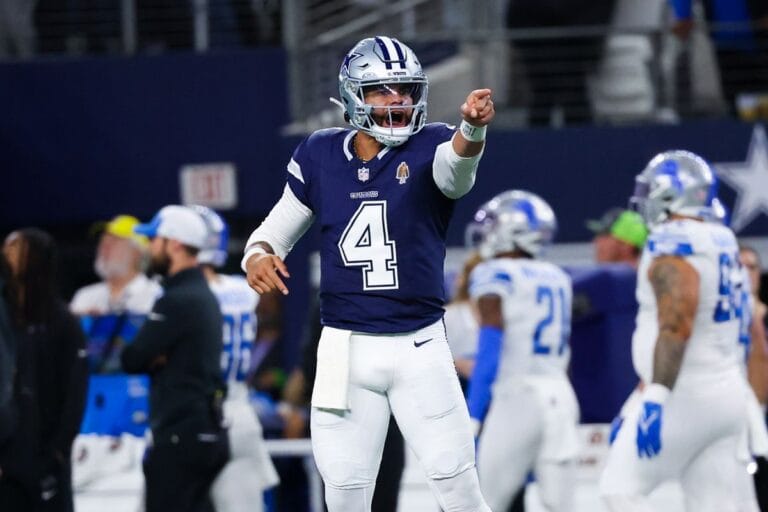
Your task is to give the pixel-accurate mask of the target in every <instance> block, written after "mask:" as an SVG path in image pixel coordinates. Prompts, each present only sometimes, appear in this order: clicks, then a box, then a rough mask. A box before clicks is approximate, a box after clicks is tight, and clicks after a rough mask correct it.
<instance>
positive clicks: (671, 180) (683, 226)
mask: <svg viewBox="0 0 768 512" xmlns="http://www.w3.org/2000/svg"><path fill="white" fill-rule="evenodd" d="M715 191H716V177H715V174H714V171H713V170H712V168H711V167H710V166H709V164H707V162H705V161H704V160H703V159H702V158H701V157H699V156H697V155H695V154H693V153H690V152H687V151H679V150H675V151H667V152H664V153H661V154H659V155H657V156H655V157H654V158H653V159H652V160H651V161H650V162H649V163H648V165H647V166H646V168H645V169H644V170H643V171H642V172H641V173H640V174H639V175H638V176H637V177H636V187H635V193H634V195H633V197H632V199H631V202H632V203H633V204H634V205H635V207H636V208H637V210H638V211H639V212H640V213H641V214H642V215H643V217H644V218H645V220H646V222H647V223H648V224H649V226H650V227H651V234H650V236H649V238H648V242H647V244H646V247H645V249H644V251H643V255H642V257H641V261H640V267H639V269H638V284H637V298H638V302H639V304H640V307H639V310H638V315H637V320H636V328H635V333H634V335H633V340H632V360H633V363H634V366H635V370H636V372H637V374H638V375H639V377H640V380H641V391H640V392H639V397H638V399H636V400H634V401H633V403H631V404H630V403H628V404H627V405H626V406H625V408H624V420H623V423H622V424H621V425H620V427H619V428H618V431H617V432H616V436H615V440H614V442H613V445H612V446H611V449H610V452H609V456H608V460H607V463H606V466H605V468H604V470H603V474H602V477H601V480H600V492H601V495H602V496H603V498H604V500H605V503H606V505H607V506H608V507H609V509H610V510H612V511H622V512H633V511H650V510H651V508H650V506H649V504H648V502H647V500H646V496H647V495H648V494H649V493H650V492H651V491H652V490H653V489H655V488H656V487H657V486H658V485H659V484H661V483H662V482H665V481H668V480H672V479H679V480H680V482H681V484H682V488H683V493H684V498H685V506H686V510H690V511H693V510H695V511H697V512H702V511H703V512H707V511H713V512H714V511H719V512H723V511H734V512H735V511H756V510H757V508H756V507H757V505H756V503H755V502H754V498H753V497H751V496H748V495H747V493H744V492H743V482H744V477H745V476H746V467H745V464H744V461H743V459H742V458H741V457H740V456H739V453H738V450H737V447H738V440H739V438H740V434H742V433H743V429H744V427H745V418H746V411H747V396H748V394H747V391H748V390H747V389H746V386H747V384H746V381H745V379H744V377H743V374H742V370H741V367H742V364H743V363H742V361H743V357H744V356H743V354H744V352H743V349H742V347H741V345H740V342H739V320H740V316H741V311H740V302H741V300H740V299H741V297H740V293H741V288H740V286H739V282H738V281H739V280H740V279H741V275H742V273H741V270H740V268H739V265H740V264H739V258H738V246H737V243H736V239H735V237H734V235H733V233H732V232H731V230H730V229H728V228H727V227H725V226H723V225H720V224H718V223H713V222H707V220H710V219H712V218H713V216H714V215H715V212H713V200H714V197H715Z"/></svg>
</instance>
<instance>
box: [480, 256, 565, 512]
mask: <svg viewBox="0 0 768 512" xmlns="http://www.w3.org/2000/svg"><path fill="white" fill-rule="evenodd" d="M470 295H471V297H472V299H473V300H474V301H477V300H479V299H480V298H481V297H484V296H496V297H499V298H500V299H501V308H502V315H503V322H504V329H503V338H502V343H501V345H500V346H499V347H494V349H489V346H488V345H482V344H481V346H480V348H479V351H478V354H477V362H476V366H475V374H473V376H472V381H471V383H470V390H469V411H470V415H471V416H472V418H473V419H475V420H477V421H478V422H482V423H483V428H482V433H481V435H480V439H479V453H478V472H479V475H480V485H481V488H482V490H483V496H484V497H485V499H486V500H487V502H488V505H489V506H490V507H491V509H492V510H506V509H507V508H509V506H510V504H511V502H512V499H513V498H514V496H515V494H516V492H517V491H518V490H519V489H520V488H521V487H522V486H523V485H525V481H526V476H527V475H528V472H529V471H531V470H533V471H534V472H535V474H536V477H537V482H538V483H539V486H540V490H541V492H540V495H541V498H542V500H543V503H544V505H545V506H546V507H547V509H548V510H552V511H561V510H569V507H571V506H572V497H573V493H572V491H573V482H572V469H573V468H572V465H571V464H572V462H573V461H574V459H575V457H576V455H577V449H578V441H577V431H576V427H577V423H578V420H579V409H578V403H577V401H576V395H575V393H574V391H573V388H572V387H571V384H570V381H569V380H568V377H567V375H566V367H567V365H568V360H569V354H570V350H569V347H568V340H569V337H570V333H571V301H572V288H571V280H570V278H569V277H568V275H567V274H566V273H565V272H563V270H562V269H560V268H559V267H557V266H556V265H553V264H552V263H548V262H545V261H537V260H532V259H522V258H515V259H513V258H497V259H492V260H489V261H486V262H484V263H481V264H480V265H478V266H477V268H475V270H474V271H473V272H472V275H471V279H470ZM486 368H490V369H492V370H491V371H485V369H486ZM489 402H490V403H489ZM486 412H487V416H486ZM483 420H484V422H483Z"/></svg>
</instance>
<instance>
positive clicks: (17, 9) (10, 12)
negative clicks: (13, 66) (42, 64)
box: [0, 0, 36, 59]
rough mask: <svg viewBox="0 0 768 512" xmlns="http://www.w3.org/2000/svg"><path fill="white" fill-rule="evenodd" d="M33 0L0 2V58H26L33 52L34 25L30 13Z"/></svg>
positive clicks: (6, 0) (33, 4) (5, 0)
mask: <svg viewBox="0 0 768 512" xmlns="http://www.w3.org/2000/svg"><path fill="white" fill-rule="evenodd" d="M35 3H36V1H35V0H3V1H2V2H0V59H5V58H8V57H17V58H22V59H27V58H30V57H32V55H33V54H34V53H35V27H34V25H33V23H32V13H33V11H34V9H35Z"/></svg>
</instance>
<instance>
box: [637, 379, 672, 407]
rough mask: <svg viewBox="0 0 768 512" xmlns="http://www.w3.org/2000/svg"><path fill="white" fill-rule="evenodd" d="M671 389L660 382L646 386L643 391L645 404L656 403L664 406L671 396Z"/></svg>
mask: <svg viewBox="0 0 768 512" xmlns="http://www.w3.org/2000/svg"><path fill="white" fill-rule="evenodd" d="M669 393H670V391H669V388H668V387H667V386H665V385H663V384H659V383H658V382H654V383H653V384H650V385H648V386H646V388H645V390H643V402H656V403H657V404H663V403H664V402H666V401H667V397H668V396H669Z"/></svg>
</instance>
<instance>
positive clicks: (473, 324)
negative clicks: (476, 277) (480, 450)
mask: <svg viewBox="0 0 768 512" xmlns="http://www.w3.org/2000/svg"><path fill="white" fill-rule="evenodd" d="M481 261H482V258H481V257H480V255H479V254H477V253H471V254H470V255H469V256H468V257H467V259H466V260H465V261H464V265H463V266H462V268H461V272H460V273H459V274H458V275H457V276H456V285H455V290H456V291H455V293H454V294H453V297H452V298H451V301H450V302H449V303H448V304H446V306H445V316H444V317H443V320H444V321H445V333H446V335H447V336H448V345H449V346H450V347H451V353H452V354H453V361H454V363H455V364H456V370H457V371H458V373H459V380H460V381H461V387H462V389H464V390H465V391H466V385H467V382H468V381H469V378H470V377H471V376H472V369H473V368H474V367H475V355H476V354H477V331H478V329H479V327H478V323H477V322H478V318H477V311H476V310H475V309H474V308H473V307H472V302H471V301H470V300H469V275H470V274H471V273H472V270H473V269H474V268H475V267H476V266H477V264H478V263H480V262H481Z"/></svg>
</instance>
